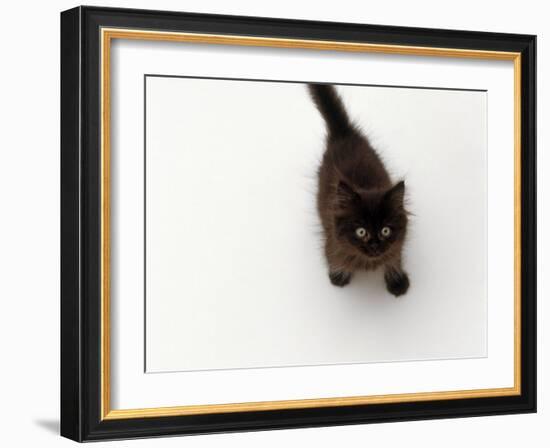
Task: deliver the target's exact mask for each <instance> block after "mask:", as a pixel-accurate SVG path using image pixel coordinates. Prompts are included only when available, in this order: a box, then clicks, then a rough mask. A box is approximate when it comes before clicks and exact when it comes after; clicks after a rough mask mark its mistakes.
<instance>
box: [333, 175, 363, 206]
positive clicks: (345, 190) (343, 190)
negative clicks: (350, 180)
mask: <svg viewBox="0 0 550 448" xmlns="http://www.w3.org/2000/svg"><path fill="white" fill-rule="evenodd" d="M358 199H359V195H358V194H357V193H356V192H355V190H354V189H353V188H352V187H350V186H349V185H348V184H347V183H346V182H344V181H342V180H341V181H340V182H338V186H337V187H336V203H337V204H338V206H339V207H342V208H346V207H348V206H349V205H351V204H353V203H354V202H356V201H357V200H358Z"/></svg>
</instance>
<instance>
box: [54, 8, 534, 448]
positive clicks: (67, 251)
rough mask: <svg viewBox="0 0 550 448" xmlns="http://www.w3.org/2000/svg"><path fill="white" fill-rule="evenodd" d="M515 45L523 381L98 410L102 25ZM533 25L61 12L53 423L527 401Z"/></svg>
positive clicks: (393, 417) (178, 431) (169, 431)
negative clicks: (417, 397) (445, 389)
mask: <svg viewBox="0 0 550 448" xmlns="http://www.w3.org/2000/svg"><path fill="white" fill-rule="evenodd" d="M102 27H110V28H130V29H146V30H160V31H171V32H188V33H207V34H220V35H244V36H256V37H266V38H285V39H288V38H290V39H305V40H317V41H323V40H327V41H342V42H364V43H375V44H393V45H403V46H418V47H438V48H450V49H451V48H461V49H469V50H487V51H502V52H517V53H520V54H521V89H520V93H521V153H520V158H521V229H522V232H521V242H520V244H521V260H520V264H521V280H522V281H521V309H520V312H521V361H520V368H521V393H520V394H519V395H515V396H502V397H485V398H465V399H452V400H451V399H444V400H433V401H418V402H405V403H388V404H367V405H351V406H337V407H336V406H334V407H330V406H328V407H317V408H315V407H313V408H305V409H283V410H281V409H279V410H267V411H252V412H251V411H247V412H230V413H211V414H202V415H184V416H182V415H180V416H163V417H150V418H126V419H111V420H109V419H102V417H101V416H102V411H101V353H102V352H101V343H100V340H101V320H100V319H101V251H100V246H101V240H100V238H101V185H100V170H101V160H100V159H101V153H100V127H101V122H100V119H99V117H100V113H101V111H100V97H101V83H100V77H101V68H100V29H101V28H102ZM535 142H536V37H535V36H532V35H519V34H503V33H488V32H473V31H455V30H439V29H422V28H405V27H393V26H380V25H363V24H349V23H331V22H313V21H301V20H300V21H298V20H282V19H272V18H256V17H237V16H222V15H205V14H191V13H180V12H166V11H145V10H134V9H113V8H100V7H77V8H74V9H71V10H68V11H65V12H63V13H61V435H63V436H65V437H68V438H70V439H73V440H76V441H79V442H82V441H92V440H104V439H122V438H142V437H154V436H163V435H185V434H200V433H215V432H232V431H251V430H266V429H280V428H299V427H316V426H329V425H343V424H364V423H375V422H390V421H402V420H419V419H435V418H451V417H467V416H481V415H498V414H510V413H528V412H536V264H537V262H536V148H535Z"/></svg>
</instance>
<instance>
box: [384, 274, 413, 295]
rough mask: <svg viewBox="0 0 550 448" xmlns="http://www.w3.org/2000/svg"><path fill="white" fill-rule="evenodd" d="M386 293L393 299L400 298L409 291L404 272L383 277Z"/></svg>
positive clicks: (407, 280)
mask: <svg viewBox="0 0 550 448" xmlns="http://www.w3.org/2000/svg"><path fill="white" fill-rule="evenodd" d="M384 279H385V280H386V287H387V288H388V291H389V292H390V293H391V294H393V295H394V296H395V297H399V296H402V295H403V294H405V293H406V292H407V291H408V289H409V285H410V283H409V276H408V275H407V274H406V273H405V272H392V273H386V275H384Z"/></svg>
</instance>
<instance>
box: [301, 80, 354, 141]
mask: <svg viewBox="0 0 550 448" xmlns="http://www.w3.org/2000/svg"><path fill="white" fill-rule="evenodd" d="M309 93H310V95H311V98H312V99H313V102H314V103H315V105H316V106H317V109H319V112H321V115H322V116H323V118H324V119H325V122H326V124H327V128H328V131H329V136H331V137H341V136H344V135H347V134H349V133H350V132H351V131H352V130H353V125H352V124H351V122H350V120H349V117H348V114H347V112H346V108H345V107H344V103H342V99H341V98H340V96H339V95H338V93H337V92H336V89H335V88H334V87H333V86H331V85H328V84H309Z"/></svg>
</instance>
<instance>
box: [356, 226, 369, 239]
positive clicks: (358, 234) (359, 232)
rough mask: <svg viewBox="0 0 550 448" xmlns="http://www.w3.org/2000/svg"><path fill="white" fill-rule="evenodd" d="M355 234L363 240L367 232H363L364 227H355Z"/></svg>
mask: <svg viewBox="0 0 550 448" xmlns="http://www.w3.org/2000/svg"><path fill="white" fill-rule="evenodd" d="M355 234H356V235H357V236H358V237H359V238H365V237H366V236H367V231H366V230H365V228H364V227H357V229H355Z"/></svg>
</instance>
